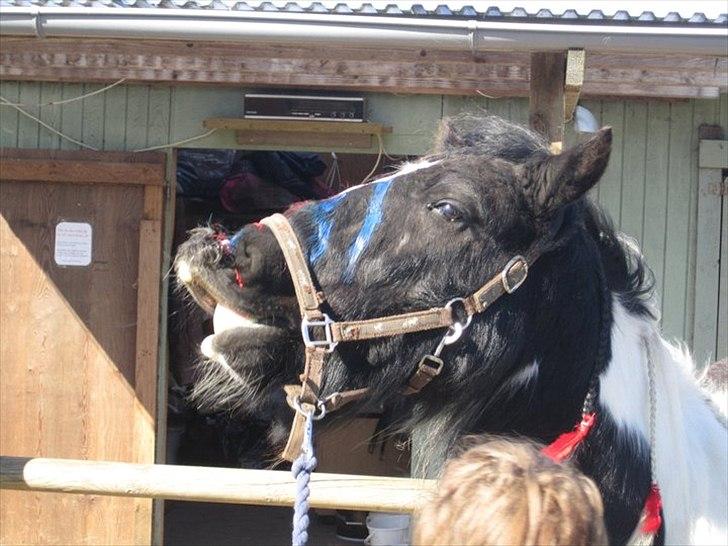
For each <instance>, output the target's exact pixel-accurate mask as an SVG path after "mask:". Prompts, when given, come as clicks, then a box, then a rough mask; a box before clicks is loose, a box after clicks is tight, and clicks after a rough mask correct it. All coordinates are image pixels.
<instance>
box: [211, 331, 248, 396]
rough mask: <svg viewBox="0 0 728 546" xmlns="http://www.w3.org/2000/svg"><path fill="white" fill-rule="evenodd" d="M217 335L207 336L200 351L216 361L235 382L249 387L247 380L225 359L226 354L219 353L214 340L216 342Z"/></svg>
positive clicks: (212, 360)
mask: <svg viewBox="0 0 728 546" xmlns="http://www.w3.org/2000/svg"><path fill="white" fill-rule="evenodd" d="M214 338H215V336H214V335H212V336H207V337H206V338H205V339H203V340H202V343H201V344H200V352H201V353H202V354H203V355H204V356H205V357H207V359H208V360H209V361H210V362H214V363H215V364H218V365H219V366H220V367H221V368H222V369H223V370H225V373H227V374H228V376H229V377H230V379H232V380H233V382H235V383H237V384H239V385H240V386H242V387H247V385H246V383H245V381H244V380H243V378H242V377H240V375H239V374H238V373H237V372H236V371H235V370H233V368H232V367H231V366H230V364H228V362H227V360H226V359H225V356H223V355H222V353H219V352H218V351H217V349H215V347H214V345H213V342H214Z"/></svg>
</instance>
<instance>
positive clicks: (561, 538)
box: [413, 439, 607, 546]
mask: <svg viewBox="0 0 728 546" xmlns="http://www.w3.org/2000/svg"><path fill="white" fill-rule="evenodd" d="M471 443H472V440H471ZM603 513H604V509H603V506H602V498H601V495H600V494H599V490H598V489H597V487H596V485H595V484H594V482H592V481H591V480H590V479H589V478H587V477H586V476H584V475H583V474H582V473H580V472H579V471H578V470H576V469H575V468H574V467H572V466H571V465H569V464H558V463H555V462H553V461H551V460H550V459H548V458H546V457H545V456H543V455H542V454H541V453H540V450H539V449H538V447H537V446H535V445H533V444H531V443H528V442H523V441H510V440H503V439H494V440H490V441H486V442H485V443H481V444H480V445H477V446H474V447H471V448H470V449H468V450H467V451H465V452H464V453H463V454H462V455H460V456H459V457H457V458H455V459H452V460H451V461H449V462H448V463H447V465H446V466H445V469H444V471H443V474H442V477H441V479H440V482H439V484H438V489H437V491H436V493H435V495H434V497H433V498H432V499H431V501H430V502H429V503H428V504H426V505H425V506H424V507H423V508H422V509H421V510H420V511H419V512H418V513H417V514H416V515H415V525H414V530H413V543H414V544H415V545H417V546H427V545H430V546H446V545H447V546H453V545H458V546H484V545H499V546H500V545H517V544H527V545H535V544H549V545H569V546H579V545H587V544H589V545H591V544H597V545H606V544H607V538H606V531H605V529H604V517H603Z"/></svg>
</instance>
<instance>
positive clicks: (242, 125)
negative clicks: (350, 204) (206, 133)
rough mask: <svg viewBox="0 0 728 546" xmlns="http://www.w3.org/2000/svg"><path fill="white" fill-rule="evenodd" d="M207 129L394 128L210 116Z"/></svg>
mask: <svg viewBox="0 0 728 546" xmlns="http://www.w3.org/2000/svg"><path fill="white" fill-rule="evenodd" d="M203 124H204V126H205V128H206V129H232V130H234V131H270V132H283V133H318V134H349V135H376V134H383V133H391V132H392V128H391V127H386V126H384V125H381V124H380V123H368V122H344V121H309V120H303V119H302V120H300V121H297V120H291V121H286V120H270V119H246V118H209V119H206V120H205V121H204V122H203Z"/></svg>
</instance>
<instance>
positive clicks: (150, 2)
mask: <svg viewBox="0 0 728 546" xmlns="http://www.w3.org/2000/svg"><path fill="white" fill-rule="evenodd" d="M473 4H475V6H477V7H474V6H473V5H462V3H461V2H458V3H457V4H453V7H449V6H448V5H447V4H440V5H434V4H433V3H432V2H423V3H419V4H418V3H413V2H393V3H388V4H385V3H383V2H348V3H347V2H331V1H312V2H305V1H301V2H274V1H270V0H268V1H255V0H245V1H238V0H0V7H10V6H14V7H23V6H38V7H48V8H57V7H74V8H82V7H96V8H99V7H108V8H115V9H120V8H121V9H134V8H147V9H148V8H154V9H189V10H195V9H201V10H224V11H260V12H281V13H316V14H332V15H333V14H336V15H346V14H351V15H373V16H377V15H378V16H389V17H392V16H395V17H396V16H399V17H432V18H444V17H453V18H468V19H478V20H483V21H519V22H525V21H533V22H539V23H545V22H558V23H577V24H590V23H591V24H619V25H624V24H640V25H644V24H648V25H670V26H675V25H707V26H714V25H721V26H724V25H726V24H728V14H726V13H723V14H717V13H716V14H715V15H714V16H713V15H712V14H711V16H710V17H708V16H706V15H705V13H703V12H698V13H692V14H691V15H688V14H686V11H685V10H686V9H688V10H689V8H682V13H679V12H677V11H671V12H667V13H660V15H659V16H658V15H655V11H639V12H638V11H635V9H634V8H635V6H636V5H643V6H644V5H646V4H650V2H647V3H644V2H641V3H631V4H627V3H626V2H625V4H624V5H625V7H626V8H628V9H613V10H611V11H609V12H605V11H602V10H599V9H591V10H589V9H588V6H589V5H590V4H592V5H594V4H593V3H591V2H576V1H573V2H571V3H570V4H571V5H573V8H571V9H558V10H557V9H554V10H551V9H548V8H546V7H541V8H539V9H535V8H534V6H535V3H534V2H528V1H524V2H523V5H524V7H517V6H515V7H514V6H513V2H503V3H501V5H502V6H503V5H504V4H508V10H504V9H501V8H499V7H498V5H497V2H496V5H488V3H486V2H476V1H474V2H473ZM541 4H542V5H548V2H544V3H541ZM555 4H558V6H559V7H561V6H563V5H564V2H557V3H555ZM601 4H603V2H602V3H598V2H597V3H596V5H601ZM612 5H614V7H615V8H618V7H619V6H620V5H621V4H620V3H619V2H614V3H613V4H612ZM683 5H684V4H683ZM723 5H725V4H723ZM585 8H586V9H585Z"/></svg>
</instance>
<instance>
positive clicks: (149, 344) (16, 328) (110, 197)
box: [0, 150, 165, 545]
mask: <svg viewBox="0 0 728 546" xmlns="http://www.w3.org/2000/svg"><path fill="white" fill-rule="evenodd" d="M164 171H165V156H164V155H162V154H126V153H89V152H60V151H49V150H3V151H2V152H0V213H1V214H0V453H2V454H3V455H19V456H37V457H67V458H77V459H89V460H93V459H95V460H107V461H129V462H138V463H152V462H154V450H155V415H156V397H157V361H158V358H157V354H158V349H157V346H158V324H159V288H160V255H161V218H162V203H163V192H164V183H165V182H164V181H165V176H164V174H165V172H164ZM151 522H152V502H151V501H150V500H148V499H131V498H115V497H100V496H81V495H68V494H57V493H30V492H16V491H0V544H69V545H70V544H73V545H77V544H105V545H106V544H115V545H116V544H119V545H120V544H148V543H149V542H150V540H151V525H152V523H151Z"/></svg>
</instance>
